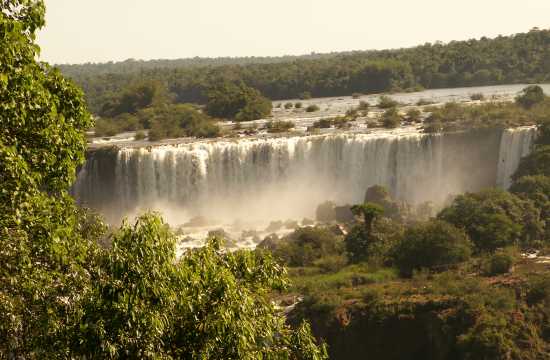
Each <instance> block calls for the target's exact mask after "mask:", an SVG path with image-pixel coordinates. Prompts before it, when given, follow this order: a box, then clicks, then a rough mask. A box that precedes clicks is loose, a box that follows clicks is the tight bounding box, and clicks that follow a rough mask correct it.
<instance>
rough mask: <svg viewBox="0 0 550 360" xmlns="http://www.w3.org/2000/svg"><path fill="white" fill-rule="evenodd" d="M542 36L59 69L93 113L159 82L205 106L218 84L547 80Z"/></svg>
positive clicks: (374, 85) (337, 86)
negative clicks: (144, 82) (142, 84)
mask: <svg viewBox="0 0 550 360" xmlns="http://www.w3.org/2000/svg"><path fill="white" fill-rule="evenodd" d="M549 39H550V30H538V29H533V30H532V31H529V32H526V33H519V34H515V35H511V36H498V37H496V38H493V39H489V38H486V37H483V38H481V39H477V40H474V39H471V40H466V41H452V42H450V43H447V44H444V43H440V42H436V43H427V44H423V45H420V46H416V47H412V48H406V49H395V50H381V51H356V52H348V53H332V54H325V55H322V54H316V55H309V56H305V57H282V58H242V59H238V58H236V59H187V60H186V59H182V60H174V61H162V60H157V61H149V62H140V61H131V60H129V61H125V62H122V63H111V64H84V65H65V66H60V68H61V69H62V71H63V72H64V73H65V74H66V75H68V76H70V77H71V78H73V79H75V80H76V81H77V83H78V84H79V85H81V86H82V87H83V88H84V90H85V92H86V96H87V100H88V103H89V105H90V108H91V109H92V111H93V112H94V113H97V112H99V111H100V110H101V108H102V106H103V104H104V103H105V102H107V101H108V99H109V98H110V97H113V96H114V94H116V93H121V92H122V91H124V90H123V89H126V88H127V87H129V86H131V84H134V83H136V82H137V81H138V79H148V80H156V81H160V82H162V83H163V84H165V86H166V87H167V89H168V91H169V92H171V93H173V94H174V96H175V101H176V102H178V103H189V102H191V103H203V104H204V103H206V102H207V100H208V90H209V89H211V88H212V86H214V85H216V84H219V83H220V81H222V80H226V81H230V82H239V81H242V82H244V83H245V84H246V85H247V86H249V87H252V88H255V89H257V90H258V91H260V92H261V93H262V94H263V95H264V96H267V97H268V98H270V99H272V100H281V99H296V98H299V97H300V96H301V95H303V94H304V93H309V94H310V95H311V96H313V97H326V96H342V95H351V94H353V93H363V94H367V93H379V92H385V91H397V90H407V89H409V90H410V89H420V88H446V87H458V86H482V85H492V84H510V83H541V82H548V81H549V80H550V78H549V74H550V62H549V61H548V59H549V58H550V49H549V48H548V46H547V44H548V42H549V41H550V40H549Z"/></svg>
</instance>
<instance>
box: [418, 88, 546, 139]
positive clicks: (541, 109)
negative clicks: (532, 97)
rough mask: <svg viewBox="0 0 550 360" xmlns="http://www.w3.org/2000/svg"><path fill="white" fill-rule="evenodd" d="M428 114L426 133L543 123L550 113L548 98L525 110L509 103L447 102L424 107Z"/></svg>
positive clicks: (425, 125)
mask: <svg viewBox="0 0 550 360" xmlns="http://www.w3.org/2000/svg"><path fill="white" fill-rule="evenodd" d="M425 111H426V112H428V113H429V116H428V118H427V119H426V121H425V123H424V130H425V131H426V132H439V131H460V130H465V129H487V128H511V127H516V126H526V125H536V124H544V123H545V122H547V121H548V114H550V99H549V98H547V97H545V99H544V101H542V102H540V103H538V104H536V105H534V106H532V107H530V108H528V109H526V108H524V107H523V106H521V105H518V104H516V103H511V102H486V103H482V104H477V105H468V104H457V103H446V104H445V105H443V106H441V107H434V106H430V107H427V108H425Z"/></svg>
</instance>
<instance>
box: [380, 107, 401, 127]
mask: <svg viewBox="0 0 550 360" xmlns="http://www.w3.org/2000/svg"><path fill="white" fill-rule="evenodd" d="M401 120H402V118H401V115H399V111H398V110H397V108H395V107H390V108H389V109H388V110H386V111H385V112H384V114H382V125H383V126H384V127H385V128H386V129H394V128H396V127H398V126H399V125H401Z"/></svg>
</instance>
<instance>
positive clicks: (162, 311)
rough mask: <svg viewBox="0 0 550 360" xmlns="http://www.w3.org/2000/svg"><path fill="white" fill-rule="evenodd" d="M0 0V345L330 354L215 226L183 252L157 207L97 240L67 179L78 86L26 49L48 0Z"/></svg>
mask: <svg viewBox="0 0 550 360" xmlns="http://www.w3.org/2000/svg"><path fill="white" fill-rule="evenodd" d="M0 5H1V8H0V34H2V36H1V37H0V45H1V46H0V90H1V91H0V100H1V102H0V124H1V127H0V131H1V138H0V182H1V184H2V189H0V245H1V246H0V264H2V266H0V357H2V358H24V359H51V358H54V359H55V358H86V359H93V358H155V359H168V358H184V359H258V358H263V359H307V360H317V359H325V358H326V351H325V349H324V348H323V347H318V346H317V345H316V344H315V342H314V340H313V338H312V336H311V331H310V328H309V327H308V325H307V324H302V325H301V326H300V327H298V328H297V329H296V330H293V329H291V328H290V327H289V326H288V325H286V324H285V321H284V317H283V316H282V315H281V314H280V313H279V312H278V311H277V310H276V309H275V307H274V305H273V304H272V303H271V301H270V299H269V298H268V296H267V295H268V293H269V292H270V291H273V290H279V289H282V288H283V287H284V286H285V285H286V277H285V272H284V269H283V268H281V267H280V266H279V265H277V264H276V263H274V262H273V260H272V259H271V258H270V257H269V256H266V255H258V254H255V253H251V252H248V251H241V252H235V253H231V254H227V253H225V252H222V251H221V249H220V245H219V243H218V242H217V241H216V240H211V241H210V243H209V245H208V246H206V247H205V248H204V249H200V250H197V251H194V252H190V253H187V254H185V255H184V256H183V257H182V258H181V259H180V260H179V261H178V260H177V259H176V252H175V239H174V237H173V235H172V234H171V233H170V231H169V230H168V228H167V227H166V225H164V224H163V223H162V221H161V220H160V219H159V218H158V217H157V216H154V215H145V216H143V217H141V218H140V219H138V220H137V222H136V223H135V225H134V226H133V227H131V226H128V225H123V226H122V228H121V229H120V230H119V231H118V232H116V233H115V234H114V235H113V239H112V244H111V247H106V248H100V246H99V245H98V244H100V243H106V241H105V233H106V227H105V226H104V225H103V224H102V222H101V221H100V220H99V219H98V218H97V217H96V216H94V215H93V214H91V213H89V212H87V211H85V210H82V209H79V208H77V207H76V206H75V204H74V201H73V200H72V198H71V197H70V196H69V195H68V193H67V189H68V188H69V186H70V185H71V182H72V181H73V179H74V175H75V170H76V168H77V167H78V166H80V165H81V163H82V162H83V160H84V149H85V130H86V129H87V128H89V127H90V126H91V125H92V122H91V120H90V116H89V114H88V113H87V111H86V108H85V106H84V101H83V99H82V94H81V92H80V91H79V90H78V89H76V88H75V87H74V86H73V85H71V83H70V82H67V81H66V80H64V79H63V78H61V76H60V75H59V73H58V72H56V71H52V70H51V69H50V68H49V67H48V66H47V65H46V64H39V63H36V62H35V57H36V55H37V52H38V47H37V46H36V45H35V44H34V42H33V41H34V38H35V31H36V30H37V29H38V28H40V27H41V26H42V25H43V24H44V5H43V3H42V2H41V1H20V0H2V1H0ZM191 115H193V114H191ZM186 121H188V122H190V123H193V119H192V116H191V118H186Z"/></svg>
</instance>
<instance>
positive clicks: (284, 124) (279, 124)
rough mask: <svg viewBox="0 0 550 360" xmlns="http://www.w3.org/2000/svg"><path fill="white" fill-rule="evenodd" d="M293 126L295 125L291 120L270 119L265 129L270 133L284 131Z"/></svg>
mask: <svg viewBox="0 0 550 360" xmlns="http://www.w3.org/2000/svg"><path fill="white" fill-rule="evenodd" d="M294 126H295V125H294V123H293V122H292V121H284V120H277V121H270V122H268V123H267V124H266V127H267V131H268V132H270V133H281V132H286V131H288V130H290V129H292V128H294Z"/></svg>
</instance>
